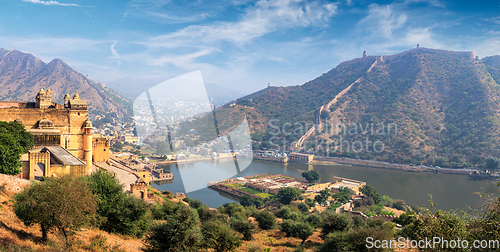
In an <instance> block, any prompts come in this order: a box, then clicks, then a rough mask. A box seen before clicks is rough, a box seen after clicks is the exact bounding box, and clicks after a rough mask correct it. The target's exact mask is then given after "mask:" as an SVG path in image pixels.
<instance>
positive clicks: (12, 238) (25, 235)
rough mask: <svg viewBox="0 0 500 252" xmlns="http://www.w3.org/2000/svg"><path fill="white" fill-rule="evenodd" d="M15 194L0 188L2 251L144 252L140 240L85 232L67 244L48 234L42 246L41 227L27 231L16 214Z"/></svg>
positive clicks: (53, 234)
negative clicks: (13, 197) (12, 197)
mask: <svg viewBox="0 0 500 252" xmlns="http://www.w3.org/2000/svg"><path fill="white" fill-rule="evenodd" d="M11 196H13V193H9V192H6V191H4V190H1V188H0V251H16V252H22V251H96V252H100V251H127V252H128V251H142V248H143V243H142V241H141V240H139V239H134V238H130V237H126V236H120V235H115V234H109V233H106V232H104V231H100V230H98V229H85V230H82V231H80V232H78V233H77V234H75V235H73V236H72V237H71V239H70V241H69V242H68V244H66V242H65V241H64V239H63V238H62V237H63V236H62V235H60V234H59V233H58V232H52V233H50V234H49V236H48V237H49V241H48V242H46V243H42V242H41V241H40V240H41V237H42V232H41V231H40V227H39V226H38V225H33V226H31V227H26V226H25V225H24V224H23V223H22V221H20V220H19V219H18V218H17V217H16V215H15V214H14V211H13V203H12V200H11Z"/></svg>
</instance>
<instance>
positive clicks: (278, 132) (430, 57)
mask: <svg viewBox="0 0 500 252" xmlns="http://www.w3.org/2000/svg"><path fill="white" fill-rule="evenodd" d="M377 57H380V59H381V61H380V62H378V63H377V64H376V65H375V66H374V67H373V69H372V70H371V71H370V72H369V73H366V70H367V69H368V67H369V65H371V64H372V63H373V62H374V61H375V60H376V59H377ZM361 76H364V78H362V80H360V81H359V83H357V84H356V85H353V86H352V88H351V89H350V90H349V91H348V92H347V93H346V94H345V95H344V96H343V97H341V98H340V99H339V101H338V102H337V103H336V104H334V105H332V108H330V111H327V112H328V113H326V114H325V115H324V119H325V118H328V120H329V122H331V121H337V122H341V123H342V124H343V125H344V127H345V125H347V127H348V126H349V125H363V127H364V126H365V125H367V124H368V125H371V124H372V125H376V124H380V125H385V126H387V125H390V124H396V125H397V126H398V132H397V134H395V135H394V134H392V135H387V134H386V135H376V134H368V133H358V134H352V135H350V134H349V133H344V132H345V131H344V132H343V131H341V133H340V134H335V133H333V134H330V133H331V132H327V133H326V134H325V132H319V133H316V134H314V135H313V136H312V137H311V139H313V140H314V139H316V138H317V139H319V140H324V141H329V142H331V143H332V144H334V143H340V142H342V141H344V142H345V141H347V142H348V143H351V146H352V143H354V142H357V141H363V142H364V141H365V140H368V141H370V142H372V143H373V142H375V141H381V142H382V143H384V147H385V149H384V152H383V153H369V152H367V151H366V149H364V151H358V152H356V151H353V150H352V148H351V150H349V151H347V150H346V149H347V148H343V149H339V148H337V149H333V148H331V147H332V146H329V147H330V149H329V150H328V151H326V153H323V154H328V155H341V156H348V157H359V158H364V159H376V160H383V161H389V162H397V163H418V164H428V165H439V166H448V167H463V166H471V165H481V164H482V163H483V162H484V161H485V159H486V158H488V157H490V156H495V157H499V156H500V148H499V147H497V146H499V145H498V143H500V120H499V119H498V118H500V56H492V57H485V58H483V60H479V59H478V58H477V57H476V55H475V53H474V52H472V51H465V52H455V51H447V50H439V49H431V48H422V47H420V48H414V49H410V50H406V51H403V52H401V53H398V54H394V55H380V56H366V57H362V58H355V59H353V60H349V61H345V62H342V63H340V64H339V65H338V66H336V67H335V68H333V69H331V70H330V71H328V72H326V73H324V74H322V75H321V76H319V77H317V78H315V79H313V80H311V81H308V82H306V83H304V84H303V85H300V86H288V87H275V88H268V89H263V90H260V91H258V92H256V93H254V94H251V95H249V96H246V97H243V98H240V99H238V100H237V102H236V103H234V104H233V105H232V106H226V107H225V108H221V109H220V111H218V112H217V118H219V114H220V115H221V116H220V118H222V119H221V120H218V122H219V124H220V125H219V128H220V129H221V130H222V131H223V132H228V131H229V130H231V129H232V128H233V126H231V123H230V122H229V121H232V122H234V121H235V120H234V119H233V120H226V121H225V120H224V119H225V118H230V117H231V116H236V117H239V118H240V119H239V120H242V119H241V118H242V116H243V115H245V116H246V117H247V119H248V122H249V124H250V128H251V132H252V140H253V141H254V147H256V146H257V145H256V144H257V143H260V146H266V147H271V146H274V148H276V147H280V149H281V150H283V147H284V146H283V144H281V142H282V141H283V140H286V141H288V143H290V142H293V141H297V140H298V139H299V138H300V137H301V136H302V135H303V134H304V133H305V132H306V131H307V129H309V127H310V125H311V124H314V118H315V111H316V110H317V109H318V108H319V107H320V106H323V105H325V104H327V103H328V102H329V101H331V100H332V99H333V97H335V95H337V94H338V93H340V91H342V90H344V89H345V88H346V87H347V86H348V85H350V84H351V83H353V82H354V81H355V80H356V79H358V78H360V77H361ZM241 111H244V113H243V112H241ZM271 120H274V121H271ZM294 124H297V125H300V126H301V127H302V128H299V127H298V126H294ZM306 124H309V125H308V126H306ZM335 126H336V125H331V127H327V131H331V129H335V128H334V127H335ZM283 129H284V130H285V131H283ZM295 131H296V132H297V133H300V134H295ZM284 132H285V133H284ZM290 132H292V133H290ZM347 132H349V131H347ZM263 143H264V144H263ZM317 145H318V144H317V143H316V142H315V141H310V142H309V143H308V144H306V146H305V150H315V149H316V148H315V147H318V146H317ZM320 154H321V153H320Z"/></svg>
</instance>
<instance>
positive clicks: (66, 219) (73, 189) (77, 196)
mask: <svg viewBox="0 0 500 252" xmlns="http://www.w3.org/2000/svg"><path fill="white" fill-rule="evenodd" d="M14 212H15V214H16V215H17V217H18V218H19V219H20V220H21V221H23V223H24V224H25V225H26V226H31V225H33V224H40V227H41V229H42V240H44V241H45V240H47V232H49V231H50V230H52V229H53V228H58V229H59V230H61V232H62V233H63V235H64V237H65V238H66V239H67V237H68V231H77V230H79V229H80V228H81V227H83V226H87V225H90V223H91V221H92V220H93V219H94V218H95V213H96V203H95V198H94V196H93V195H92V193H91V191H90V189H89V186H88V183H87V182H86V181H85V180H84V179H83V178H81V177H74V176H70V175H67V176H62V177H60V178H57V179H56V178H46V179H45V180H44V181H43V182H40V183H33V184H31V185H30V186H28V187H27V188H25V189H24V190H23V191H22V192H20V193H18V194H16V195H15V196H14Z"/></svg>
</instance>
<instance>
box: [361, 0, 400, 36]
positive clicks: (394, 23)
mask: <svg viewBox="0 0 500 252" xmlns="http://www.w3.org/2000/svg"><path fill="white" fill-rule="evenodd" d="M406 20H407V16H406V14H404V13H403V14H399V15H398V14H396V13H395V12H394V11H393V6H392V5H385V6H381V5H378V4H370V5H369V6H368V16H366V17H365V18H363V19H362V20H361V21H360V22H359V25H360V26H361V27H362V30H363V32H365V33H368V34H371V35H372V36H374V37H386V38H391V37H392V34H393V32H394V31H396V30H397V29H399V28H401V27H403V25H404V23H405V22H406Z"/></svg>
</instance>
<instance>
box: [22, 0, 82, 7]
mask: <svg viewBox="0 0 500 252" xmlns="http://www.w3.org/2000/svg"><path fill="white" fill-rule="evenodd" d="M21 1H23V2H29V3H34V4H43V5H59V6H73V7H83V6H81V5H78V4H74V3H60V2H57V1H42V0H21Z"/></svg>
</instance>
